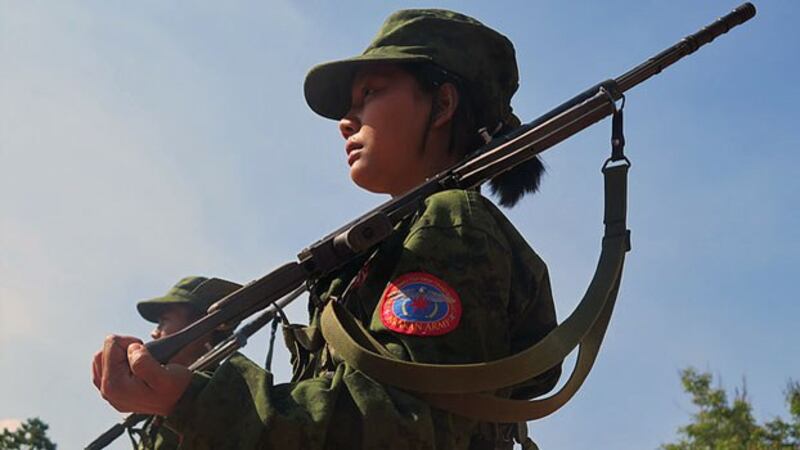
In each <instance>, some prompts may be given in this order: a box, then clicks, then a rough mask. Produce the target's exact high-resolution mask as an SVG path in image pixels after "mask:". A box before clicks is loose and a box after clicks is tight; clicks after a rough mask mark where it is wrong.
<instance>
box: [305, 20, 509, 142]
mask: <svg viewBox="0 0 800 450" xmlns="http://www.w3.org/2000/svg"><path fill="white" fill-rule="evenodd" d="M414 62H429V63H433V64H434V65H436V66H437V67H439V68H441V69H444V70H445V71H446V72H448V73H449V74H451V75H455V77H454V78H456V79H457V80H458V79H460V80H461V82H462V84H465V85H466V86H463V87H465V88H466V89H467V90H468V91H469V93H470V94H471V96H472V97H473V100H474V101H475V105H476V106H477V107H479V108H480V111H481V112H482V113H483V121H484V122H485V123H484V124H483V125H484V126H486V127H487V128H489V131H490V132H491V131H493V129H494V128H495V127H496V126H497V125H498V124H499V122H501V121H502V122H504V123H507V124H511V125H517V124H519V120H518V119H517V118H516V116H514V115H513V114H512V113H511V97H512V96H513V95H514V92H516V90H517V87H518V85H519V76H518V72H517V62H516V57H515V53H514V45H513V44H512V43H511V41H509V40H508V38H506V37H505V36H503V35H502V34H500V33H498V32H497V31H495V30H492V29H491V28H489V27H487V26H485V25H483V24H482V23H480V22H478V21H477V20H475V19H473V18H471V17H468V16H465V15H463V14H459V13H456V12H453V11H447V10H442V9H407V10H402V11H398V12H396V13H394V14H392V15H391V16H389V18H388V19H386V22H384V24H383V26H382V27H381V29H380V31H378V35H377V36H376V37H375V39H374V40H373V41H372V43H371V44H370V45H369V47H367V49H366V50H364V52H363V53H362V54H361V55H359V56H356V57H353V58H349V59H344V60H341V61H332V62H327V63H323V64H320V65H318V66H315V67H313V68H312V69H311V70H310V71H309V72H308V75H306V80H305V86H304V90H305V96H306V102H308V105H309V106H310V107H311V109H312V110H314V112H316V113H317V114H319V115H321V116H324V117H327V118H330V119H337V120H338V119H340V118H342V117H343V116H344V115H345V114H347V111H348V110H349V109H350V95H351V92H350V89H351V85H352V82H353V77H354V76H355V74H356V71H357V70H358V69H359V68H361V67H363V66H365V65H369V64H385V63H388V64H404V63H414Z"/></svg>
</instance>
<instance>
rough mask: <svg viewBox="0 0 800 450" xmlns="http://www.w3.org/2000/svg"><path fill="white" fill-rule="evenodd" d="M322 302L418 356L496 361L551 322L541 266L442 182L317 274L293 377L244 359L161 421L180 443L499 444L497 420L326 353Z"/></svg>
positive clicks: (523, 391)
mask: <svg viewBox="0 0 800 450" xmlns="http://www.w3.org/2000/svg"><path fill="white" fill-rule="evenodd" d="M347 285H350V288H349V289H347V292H346V295H344V296H342V294H343V292H344V291H345V287H346V286H347ZM327 301H340V302H343V303H344V304H345V306H346V308H347V309H348V310H349V311H350V312H351V313H352V314H353V315H354V316H356V317H357V318H358V319H359V320H361V321H362V323H363V324H364V325H365V327H367V329H368V330H369V332H370V333H372V335H373V336H374V337H375V338H376V339H377V340H378V341H380V342H381V343H382V344H383V345H384V346H385V347H386V348H387V349H388V350H389V351H391V352H392V353H394V354H395V355H396V356H397V358H401V359H405V360H411V361H416V362H431V363H465V362H478V361H489V360H494V359H498V358H502V357H504V356H508V355H510V354H512V353H515V352H518V351H520V350H523V349H525V348H527V347H529V346H531V345H532V344H533V343H535V342H536V341H538V340H539V339H541V338H542V337H543V336H544V335H545V334H547V333H548V332H549V331H550V330H551V329H553V328H554V327H555V325H556V320H555V311H554V306H553V300H552V295H551V291H550V282H549V278H548V274H547V268H546V266H545V264H544V263H543V262H542V260H541V259H540V258H539V257H538V256H537V255H536V254H535V253H534V252H533V250H531V248H530V247H529V246H528V245H527V243H526V242H525V241H524V239H523V238H522V236H520V234H519V233H518V232H517V231H516V230H515V229H514V227H513V226H512V225H511V224H510V222H508V220H507V219H506V218H505V216H504V215H503V214H502V213H501V212H500V211H499V210H498V209H497V208H496V207H495V206H494V205H493V204H492V203H491V202H489V200H487V199H486V198H484V197H482V196H481V195H480V194H479V193H478V192H475V191H464V190H450V191H445V192H440V193H437V194H434V195H433V196H431V197H429V198H428V199H427V200H426V201H425V205H424V207H423V208H422V209H421V211H419V212H418V213H417V214H416V215H415V216H414V217H413V218H412V219H410V220H408V221H406V222H405V223H403V224H401V225H400V226H399V227H398V232H397V233H395V234H394V235H393V236H392V237H391V238H390V239H388V240H387V241H385V242H384V243H383V244H382V245H381V246H380V247H379V249H378V250H377V252H376V253H375V254H374V256H372V257H371V258H369V259H368V260H367V261H366V263H365V261H364V260H363V259H362V260H361V261H357V262H356V263H354V264H352V265H351V266H350V267H347V268H345V269H343V270H342V271H341V272H340V273H337V274H335V276H332V277H329V278H328V279H325V280H321V281H320V282H319V283H318V284H317V286H316V289H315V292H314V295H312V300H311V301H310V305H309V306H310V312H311V321H310V322H311V324H310V326H309V327H293V328H290V329H288V330H285V331H286V332H285V334H286V335H287V337H288V339H287V344H288V345H289V347H290V350H291V352H292V356H293V357H292V359H293V361H292V362H293V365H294V377H293V380H292V381H291V382H289V383H283V384H274V383H273V379H272V374H270V373H269V372H266V371H264V370H263V369H261V368H259V367H258V366H256V365H255V364H254V363H252V362H250V361H249V360H246V358H243V357H237V358H232V359H231V360H230V361H229V362H228V363H226V364H223V365H222V366H221V367H220V368H219V369H218V370H217V372H216V373H215V374H214V375H213V377H209V376H205V375H196V376H195V377H194V379H193V381H192V384H191V386H190V387H189V389H188V390H187V391H186V393H185V394H184V396H183V397H182V398H181V400H180V401H179V403H178V405H177V406H176V408H175V410H174V412H173V414H172V415H171V416H170V417H169V418H168V419H167V423H168V425H169V426H170V427H171V428H173V429H175V430H176V431H177V432H179V433H180V434H181V435H182V437H183V444H182V446H181V448H190V449H289V448H292V449H309V450H323V449H342V448H348V449H349V448H353V449H355V448H363V449H396V450H411V449H430V450H433V449H440V450H441V449H448V450H450V449H469V450H477V449H484V448H486V449H488V448H494V446H495V442H494V440H495V439H497V436H494V435H493V433H497V430H498V428H497V427H495V426H492V425H490V424H479V423H476V422H474V421H472V420H469V419H466V418H463V417H459V416H455V415H453V414H449V413H445V412H443V411H440V410H437V409H434V408H431V407H430V406H428V405H427V404H426V403H424V402H423V401H421V400H419V399H417V398H416V397H414V396H413V395H411V394H409V393H406V392H404V391H401V390H399V389H396V388H393V387H391V386H387V385H383V384H380V383H378V382H376V381H375V380H373V379H372V378H370V377H369V376H368V375H367V374H364V373H362V372H360V371H358V370H355V369H353V368H352V367H350V366H349V365H348V364H347V363H345V362H342V361H339V360H337V359H336V358H333V357H331V352H329V351H328V349H327V346H326V345H325V343H324V341H323V340H322V338H321V336H320V334H319V332H318V331H317V327H316V325H317V324H318V321H319V310H320V307H321V305H323V304H325V302H327ZM559 375H560V367H556V368H554V369H553V370H551V371H549V372H547V373H545V374H543V375H541V376H539V377H537V378H536V379H532V380H530V381H529V382H528V383H525V385H523V386H517V387H515V388H514V389H513V390H510V391H509V392H504V394H505V395H510V396H511V397H515V398H530V397H533V396H536V395H540V394H542V393H544V392H547V391H548V390H550V389H552V387H553V386H554V385H555V383H556V381H557V379H558V377H559Z"/></svg>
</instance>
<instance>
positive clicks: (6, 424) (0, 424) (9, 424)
mask: <svg viewBox="0 0 800 450" xmlns="http://www.w3.org/2000/svg"><path fill="white" fill-rule="evenodd" d="M20 425H22V421H21V420H19V419H0V430H8V431H16V429H17V428H19V427H20Z"/></svg>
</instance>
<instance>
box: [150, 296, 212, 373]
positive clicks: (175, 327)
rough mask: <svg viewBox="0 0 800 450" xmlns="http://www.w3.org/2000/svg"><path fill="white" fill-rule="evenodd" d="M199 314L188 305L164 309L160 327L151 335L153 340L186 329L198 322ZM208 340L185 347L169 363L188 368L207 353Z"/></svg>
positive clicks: (159, 318)
mask: <svg viewBox="0 0 800 450" xmlns="http://www.w3.org/2000/svg"><path fill="white" fill-rule="evenodd" d="M197 318H198V317H197V313H196V312H195V311H194V310H193V309H192V308H190V307H188V306H186V305H171V306H168V307H166V308H164V311H163V312H162V313H161V314H160V315H159V316H158V325H156V327H155V329H153V331H152V332H151V333H150V337H152V338H153V339H161V338H164V337H167V336H170V335H172V334H175V333H177V332H178V331H180V330H182V329H184V328H186V326H187V325H189V324H191V323H192V322H194V321H195V320H197ZM206 342H207V340H205V339H201V340H199V341H195V342H193V343H191V344H189V345H187V346H186V347H184V348H183V349H182V350H181V351H180V352H178V354H177V355H175V356H174V357H172V358H171V359H170V360H169V362H171V363H176V364H180V365H183V366H188V365H189V364H191V363H193V362H194V361H195V360H196V359H197V358H199V357H200V356H202V355H203V353H205V351H206Z"/></svg>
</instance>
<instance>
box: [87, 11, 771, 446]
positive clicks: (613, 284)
mask: <svg viewBox="0 0 800 450" xmlns="http://www.w3.org/2000/svg"><path fill="white" fill-rule="evenodd" d="M755 13H756V9H755V7H754V6H753V5H752V4H751V3H744V4H742V5H741V6H739V7H737V8H736V9H734V10H733V11H731V12H730V13H729V14H727V15H725V16H724V17H721V18H719V19H717V20H716V21H714V22H713V23H711V24H710V25H708V26H706V27H704V28H702V29H701V30H700V31H698V32H696V33H694V34H692V35H689V36H686V37H685V38H683V39H681V40H680V42H678V43H677V44H675V45H673V46H671V47H669V48H667V49H666V50H664V51H662V52H661V53H659V54H657V55H655V56H653V57H651V58H650V59H648V60H647V61H645V62H644V63H642V64H640V65H638V66H636V67H634V68H633V69H631V70H629V71H628V72H625V73H624V74H623V75H621V76H620V77H618V78H614V79H608V80H606V81H603V82H601V83H598V84H597V85H595V86H592V87H591V88H589V89H587V90H585V91H583V92H581V93H580V94H578V95H576V96H575V97H573V98H572V99H570V100H569V101H567V102H565V103H563V104H561V105H559V106H558V107H556V108H554V109H552V110H551V111H549V112H547V113H546V114H544V115H542V116H541V117H539V118H537V119H535V120H533V121H532V122H529V123H527V124H524V125H522V126H520V127H519V128H517V129H515V130H513V131H511V132H509V133H508V134H505V135H503V136H499V137H496V138H494V139H492V140H491V141H489V142H488V143H487V144H485V145H484V146H483V147H481V148H480V149H478V150H476V151H475V152H473V153H471V154H470V155H468V156H467V157H466V158H465V159H464V160H462V161H461V162H459V163H457V164H456V165H454V166H453V167H450V168H449V169H447V170H445V171H443V172H441V173H439V174H437V175H435V176H434V177H432V178H430V179H428V180H427V181H426V182H424V183H423V184H421V185H419V186H417V187H416V188H414V189H413V190H412V191H410V192H408V193H406V194H404V195H402V196H400V197H396V198H393V199H392V200H389V201H387V202H386V203H384V204H382V205H380V206H378V207H377V208H375V209H373V210H372V211H369V212H368V213H366V214H364V215H362V216H361V217H359V218H357V219H356V220H354V221H352V222H350V223H348V224H346V225H345V226H343V227H341V228H339V229H338V230H336V231H334V232H332V233H330V234H329V235H328V236H326V237H324V238H323V239H321V240H319V241H317V242H315V243H314V244H312V245H310V246H309V247H307V248H306V249H304V250H303V251H301V252H300V253H299V255H298V259H297V261H293V262H289V263H287V264H284V265H282V266H280V267H278V268H277V269H275V270H273V271H272V272H270V273H268V274H266V275H264V276H263V277H261V278H259V279H257V280H255V281H252V282H251V283H249V284H247V285H245V286H244V287H242V288H241V289H239V290H238V291H236V292H233V293H232V294H230V295H228V296H227V297H225V298H223V299H221V300H220V301H218V302H216V303H215V304H214V305H212V306H211V308H209V310H208V314H207V315H205V316H204V317H203V318H201V319H200V320H198V321H197V322H194V323H193V324H191V325H189V326H187V327H186V328H184V329H183V330H181V331H180V332H178V333H176V334H174V335H171V336H169V337H166V338H163V339H159V340H156V341H151V342H149V343H147V345H146V347H147V349H148V350H149V351H150V353H151V354H152V355H153V356H154V357H155V358H156V359H157V360H159V361H160V362H162V363H166V362H167V361H168V360H169V359H170V358H171V357H173V356H174V355H175V354H177V353H178V352H179V351H180V350H181V349H182V348H184V347H185V346H186V345H188V344H190V343H192V342H194V341H196V340H198V339H200V338H202V337H203V336H206V335H207V334H209V333H210V332H212V331H213V330H215V329H218V328H219V327H221V326H223V325H225V324H230V323H237V322H239V321H241V320H242V319H244V318H246V317H248V316H250V315H252V314H254V313H255V312H257V311H259V310H264V311H263V312H262V314H261V315H260V316H259V317H258V318H256V319H255V320H253V321H252V322H250V323H248V324H247V325H244V326H242V327H241V328H240V329H239V330H237V332H236V333H234V334H233V335H232V336H231V337H230V338H229V339H227V340H225V341H223V342H222V343H220V344H219V345H218V346H216V347H215V348H214V349H212V350H211V351H210V352H209V353H208V354H206V355H205V356H203V357H202V358H201V359H200V360H198V361H196V362H195V363H194V364H192V366H190V368H191V369H195V370H200V369H203V368H207V367H210V366H211V365H212V364H215V363H217V362H219V361H221V360H223V359H224V358H226V357H227V356H229V355H231V354H232V353H233V352H235V351H236V350H237V349H239V348H241V347H242V346H244V345H245V344H246V341H247V338H248V337H249V336H250V335H252V334H253V333H255V331H257V330H258V329H259V328H261V327H262V326H264V325H265V324H267V323H268V322H269V321H270V320H272V318H273V317H274V316H275V315H276V313H279V312H280V307H281V306H283V305H286V304H288V303H289V302H291V301H292V300H294V299H295V298H297V297H298V296H299V295H300V294H301V293H302V292H303V291H304V290H305V286H306V285H307V283H308V282H309V281H312V280H315V279H318V278H320V277H323V276H325V275H328V274H330V273H332V272H334V271H336V270H337V269H339V268H341V267H342V266H344V265H345V264H347V263H348V262H350V261H352V260H353V259H355V258H357V257H359V256H361V255H363V254H365V253H366V252H368V251H369V250H371V249H373V248H375V246H376V245H378V244H379V243H381V242H382V241H384V240H385V239H386V238H388V237H389V236H390V235H391V234H392V232H393V230H394V227H395V225H397V224H398V223H399V222H400V221H402V220H403V219H404V218H406V217H408V216H409V215H411V214H413V213H415V212H416V211H418V210H419V208H420V206H421V205H422V203H423V201H424V200H425V199H426V198H427V197H428V196H430V195H432V194H434V193H436V192H439V191H443V190H446V189H471V188H476V187H478V186H480V185H481V184H483V183H485V182H486V181H488V180H490V179H492V178H493V177H495V176H497V175H499V174H501V173H503V172H505V171H508V170H509V169H511V168H513V167H515V166H516V165H518V164H521V163H523V162H525V161H528V160H529V159H531V158H533V157H535V156H536V155H537V154H539V153H541V152H543V151H545V150H547V149H549V148H551V147H553V146H554V145H556V144H558V143H559V142H561V141H563V140H565V139H567V138H569V137H570V136H572V135H574V134H576V133H578V132H580V131H581V130H583V129H585V128H587V127H589V126H590V125H593V124H594V123H596V122H598V121H600V120H602V119H604V118H605V117H607V116H610V115H611V116H613V120H612V156H611V157H610V158H609V159H608V160H607V161H606V163H605V164H604V166H603V173H604V175H605V179H606V182H605V186H606V195H605V202H606V207H605V217H604V223H605V235H604V237H603V245H602V251H601V255H600V260H599V262H598V267H597V270H596V272H595V275H594V277H593V279H592V281H591V283H590V285H589V288H588V289H587V292H586V294H585V296H584V298H583V299H582V301H581V302H580V304H578V306H577V307H576V309H575V311H573V313H572V314H571V315H570V316H569V317H568V318H567V319H566V320H564V322H562V323H561V324H560V325H559V326H558V327H556V329H554V330H553V331H551V332H550V333H549V334H548V335H547V336H546V337H545V338H544V339H542V340H541V341H539V342H538V343H537V344H535V345H534V346H533V347H531V348H529V349H527V350H524V351H522V352H520V353H517V354H515V355H511V356H509V357H507V358H503V359H500V360H496V361H490V362H484V363H475V364H459V365H438V364H416V363H411V362H406V361H398V360H396V359H394V358H392V357H391V355H390V354H388V353H387V352H386V350H385V349H384V348H383V347H382V346H381V345H380V344H379V343H377V342H376V341H374V339H371V336H370V335H369V334H368V333H367V332H366V331H365V330H364V329H363V328H361V326H360V324H359V323H358V322H357V321H356V320H354V318H353V317H352V316H350V315H349V313H348V312H347V311H346V310H344V309H343V308H341V307H340V306H338V305H337V304H336V303H335V302H329V304H328V305H327V306H326V307H325V309H324V310H323V314H322V319H321V325H322V332H323V335H324V337H325V339H326V341H327V342H328V343H329V344H330V345H331V346H332V347H334V348H335V349H336V351H337V354H339V355H340V356H341V357H342V358H343V359H344V360H345V361H347V362H348V363H350V364H351V365H353V366H354V367H355V368H357V369H359V370H362V371H364V372H365V373H368V374H370V375H371V376H373V377H374V378H375V379H377V380H379V381H381V382H383V383H386V384H391V385H394V386H398V387H400V388H403V389H407V390H410V391H413V392H415V394H417V395H419V396H420V397H421V398H424V399H425V400H426V401H428V402H429V403H430V404H432V405H433V406H436V407H438V408H441V409H445V410H448V411H452V412H455V413H457V414H461V415H465V416H469V417H473V418H476V419H479V420H484V421H490V422H509V423H510V422H519V421H524V420H532V419H536V418H540V417H544V416H545V415H547V414H550V413H551V412H553V411H555V410H556V409H558V408H559V407H561V406H562V405H563V404H565V403H566V402H567V401H568V400H569V399H570V398H571V397H572V395H574V393H575V392H576V391H577V390H578V388H579V387H580V385H581V384H582V382H583V380H584V379H585V378H586V376H587V375H588V372H589V370H590V369H591V367H592V365H593V363H594V360H595V358H596V356H597V352H598V351H599V348H600V344H601V342H602V339H603V336H604V335H605V330H606V327H607V326H608V322H609V320H610V317H611V313H612V310H613V306H614V302H615V300H616V294H617V291H618V289H619V283H620V280H621V276H622V265H623V262H624V256H625V253H626V252H627V251H628V250H629V249H630V240H629V231H628V230H627V228H626V223H625V219H626V190H627V171H628V168H629V167H630V163H629V161H628V159H627V158H626V157H625V156H624V154H623V152H622V149H623V146H624V137H623V134H622V106H620V107H617V102H618V101H619V100H622V105H624V93H625V92H626V91H628V90H629V89H631V88H632V87H634V86H636V85H638V84H640V83H642V82H643V81H645V80H647V79H648V78H650V77H652V76H653V75H655V74H657V73H659V72H661V71H662V70H663V69H665V68H666V67H668V66H670V65H672V64H673V63H675V62H677V61H678V60H679V59H681V58H683V57H684V56H687V55H689V54H691V53H693V52H695V51H696V50H697V49H698V48H700V47H701V46H703V45H705V44H707V43H709V42H711V41H712V40H714V39H715V38H716V37H718V36H720V35H721V34H724V33H726V32H728V31H729V30H730V29H731V28H733V27H735V26H737V25H740V24H742V23H744V22H746V21H747V20H749V19H751V18H752V17H753V16H755ZM354 336H355V337H356V338H354ZM576 347H579V353H578V360H577V362H576V366H575V369H574V371H573V374H572V375H571V376H570V378H569V380H568V381H567V383H566V385H565V386H564V387H562V389H561V390H560V391H559V392H557V393H556V394H554V395H552V396H550V397H548V398H545V399H541V400H534V401H522V400H508V399H501V398H498V397H494V396H492V395H487V394H480V392H491V391H495V390H497V389H500V388H502V387H508V386H512V385H514V384H517V383H520V382H522V381H525V380H528V379H530V378H532V377H534V376H536V375H537V374H540V373H543V372H545V371H546V370H548V369H549V368H551V367H553V366H554V365H556V364H558V363H559V362H560V361H561V360H563V358H564V357H565V356H566V355H567V354H569V353H570V352H572V351H573V350H574V349H575V348H576ZM419 380H423V382H420V381H419ZM147 417H148V416H147V415H144V414H131V415H130V416H128V417H127V418H126V419H125V421H123V422H122V423H120V424H117V425H115V426H114V427H112V428H111V429H109V430H108V431H106V432H105V433H104V434H103V435H101V436H100V437H98V438H97V439H96V440H95V441H94V442H92V443H91V444H89V445H88V446H87V447H86V448H87V449H100V448H104V447H105V446H107V445H108V444H109V443H110V442H111V441H113V440H114V439H115V438H116V437H117V436H119V435H120V434H121V433H122V432H123V431H124V430H125V429H126V428H128V427H130V426H132V425H134V424H136V423H137V422H139V421H141V420H144V419H145V418H147Z"/></svg>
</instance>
